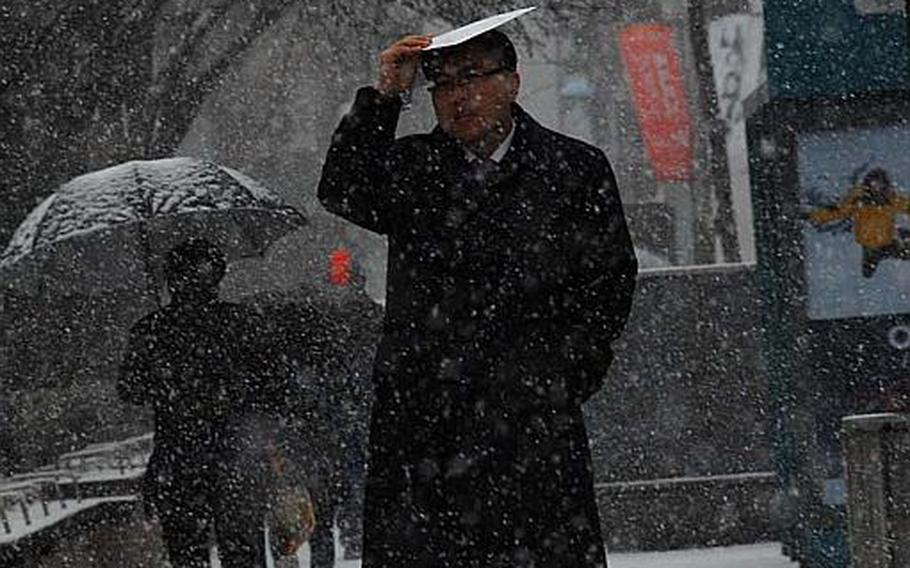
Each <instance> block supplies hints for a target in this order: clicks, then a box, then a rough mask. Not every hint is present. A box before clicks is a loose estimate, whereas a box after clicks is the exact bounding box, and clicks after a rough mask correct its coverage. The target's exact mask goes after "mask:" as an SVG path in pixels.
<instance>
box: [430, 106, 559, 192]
mask: <svg viewBox="0 0 910 568" xmlns="http://www.w3.org/2000/svg"><path fill="white" fill-rule="evenodd" d="M512 119H513V120H514V126H513V128H514V129H515V133H514V136H513V138H512V144H511V146H510V147H509V151H508V152H506V155H505V157H503V159H502V161H501V162H500V163H499V166H500V169H501V170H502V172H503V174H505V177H511V176H512V175H514V174H515V173H517V172H519V171H525V172H530V171H534V172H538V173H544V172H546V171H548V168H549V160H548V156H546V155H545V148H544V147H543V145H542V144H541V143H540V141H541V137H542V134H543V132H544V128H543V127H542V126H541V125H540V124H539V123H538V122H537V121H536V120H534V119H533V118H532V117H531V115H529V114H528V113H527V112H525V110H524V109H523V108H522V107H521V105H519V104H518V103H512ZM431 136H432V138H433V139H434V142H435V143H436V144H437V145H438V148H439V150H440V155H441V156H443V157H444V159H445V161H447V162H449V160H456V161H455V162H450V163H456V164H458V165H459V166H461V165H462V164H461V163H462V162H463V163H464V166H465V167H467V164H468V160H467V158H466V157H465V151H464V146H463V145H462V143H461V142H459V141H458V140H457V139H455V138H454V137H452V136H450V135H449V134H447V133H446V132H444V131H443V130H442V128H441V127H440V126H439V125H438V124H437V125H436V127H435V128H434V129H433V131H432V133H431Z"/></svg>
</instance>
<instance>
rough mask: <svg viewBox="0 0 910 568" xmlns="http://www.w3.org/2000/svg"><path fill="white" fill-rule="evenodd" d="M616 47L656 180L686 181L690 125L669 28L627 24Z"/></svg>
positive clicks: (690, 166) (690, 157)
mask: <svg viewBox="0 0 910 568" xmlns="http://www.w3.org/2000/svg"><path fill="white" fill-rule="evenodd" d="M619 48H620V52H621V53H622V59H623V63H624V64H625V66H626V74H627V75H628V81H629V86H630V88H631V90H632V97H633V99H634V101H635V112H636V115H637V116H638V124H639V127H640V128H641V133H642V138H643V139H644V143H645V149H646V151H647V153H648V158H649V159H650V160H651V166H652V167H653V168H654V174H655V176H656V177H657V180H658V181H688V180H691V179H692V177H693V151H692V121H691V119H690V117H689V103H688V100H687V99H686V91H685V89H684V87H683V80H682V74H681V73H680V68H679V57H678V56H677V54H676V50H674V49H673V30H672V28H671V27H670V26H668V25H665V24H636V25H632V26H629V27H627V28H625V29H624V30H623V31H622V32H620V34H619Z"/></svg>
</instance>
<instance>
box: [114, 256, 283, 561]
mask: <svg viewBox="0 0 910 568" xmlns="http://www.w3.org/2000/svg"><path fill="white" fill-rule="evenodd" d="M224 271H225V260H224V257H223V256H222V254H221V252H220V251H219V250H218V249H217V248H216V247H214V246H213V245H212V244H210V243H209V242H207V241H204V240H201V239H191V240H190V241H187V242H186V243H183V244H182V245H178V246H177V247H175V249H174V250H172V251H171V252H170V253H169V256H168V262H167V279H168V286H169V289H170V291H171V302H170V303H169V304H168V305H167V306H165V307H163V308H161V309H159V310H158V311H156V312H154V313H152V314H151V315H149V316H147V317H145V318H143V319H142V320H140V321H139V322H138V323H137V324H136V325H135V326H133V328H132V330H131V333H130V341H129V346H128V349H127V353H126V356H125V358H124V361H123V364H122V368H121V376H120V380H119V382H118V392H119V394H120V396H121V397H122V398H123V399H124V400H126V401H128V402H131V403H134V404H139V405H147V406H151V407H152V408H153V409H154V416H155V438H154V440H155V444H154V450H153V453H152V457H151V459H150V462H149V465H148V469H147V472H146V475H145V479H144V484H143V497H144V499H145V503H146V507H147V509H148V510H149V512H151V513H153V514H154V515H156V516H157V517H158V518H159V520H160V522H161V527H162V533H163V537H164V542H165V547H166V549H167V553H168V557H169V560H170V562H171V564H172V565H173V566H175V567H180V568H183V567H196V566H200V567H201V566H208V565H209V545H210V542H209V540H210V533H211V531H212V529H214V533H215V536H216V542H217V543H218V548H219V557H220V559H221V564H222V566H225V567H238V568H239V567H242V568H250V567H255V566H264V562H265V556H264V534H263V531H262V527H263V519H264V513H265V510H264V507H265V502H266V501H265V491H266V490H267V485H268V480H267V474H268V464H267V460H266V459H264V456H262V458H263V459H255V458H254V459H250V458H251V456H258V455H259V453H261V452H258V451H257V450H256V448H251V444H254V443H256V444H258V442H256V441H255V440H251V439H250V433H251V432H254V431H256V430H261V428H260V427H259V424H261V423H262V417H263V416H274V415H276V414H279V413H281V412H284V411H285V409H286V408H287V406H288V401H289V400H290V399H291V395H292V390H291V389H292V384H291V376H290V372H289V370H288V367H287V366H286V365H284V364H283V363H282V360H281V357H279V356H277V355H276V354H275V353H273V352H272V349H271V348H270V345H269V342H268V341H267V334H264V330H265V329H266V326H265V323H266V322H264V321H263V320H262V319H261V318H260V317H259V316H258V315H257V314H256V313H255V312H254V311H253V310H251V309H250V308H247V307H245V306H241V305H237V304H231V303H227V302H223V301H219V300H218V299H217V289H218V283H219V282H220V280H221V278H222V277H223V275H224ZM251 450H252V451H251Z"/></svg>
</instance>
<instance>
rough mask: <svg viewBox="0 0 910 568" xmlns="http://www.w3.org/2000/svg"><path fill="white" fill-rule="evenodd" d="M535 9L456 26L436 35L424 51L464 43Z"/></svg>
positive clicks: (531, 8)
mask: <svg viewBox="0 0 910 568" xmlns="http://www.w3.org/2000/svg"><path fill="white" fill-rule="evenodd" d="M535 9H536V6H532V7H530V8H522V9H520V10H512V11H511V12H505V13H503V14H497V15H496V16H490V17H489V18H484V19H482V20H477V21H476V22H471V23H470V24H468V25H466V26H461V27H460V28H455V29H454V30H451V31H448V32H446V33H444V34H440V35H438V36H436V37H434V38H433V41H432V43H430V45H428V46H427V47H425V48H424V51H426V50H430V49H442V48H444V47H452V46H454V45H458V44H460V43H464V42H466V41H468V40H469V39H471V38H473V37H477V36H479V35H480V34H482V33H484V32H488V31H490V30H492V29H494V28H498V27H499V26H501V25H503V24H505V23H507V22H511V21H512V20H514V19H515V18H517V17H519V16H523V15H525V14H527V13H528V12H530V11H532V10H535Z"/></svg>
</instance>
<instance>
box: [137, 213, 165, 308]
mask: <svg viewBox="0 0 910 568" xmlns="http://www.w3.org/2000/svg"><path fill="white" fill-rule="evenodd" d="M139 242H140V244H141V246H142V262H143V265H144V266H145V284H146V288H147V291H148V293H149V294H150V295H151V296H152V297H153V298H154V299H155V306H156V307H157V308H161V307H163V306H164V302H163V299H162V297H161V290H160V287H159V286H157V281H156V279H155V267H154V265H153V264H152V247H151V245H150V244H149V235H148V231H147V230H146V224H145V223H139Z"/></svg>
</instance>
